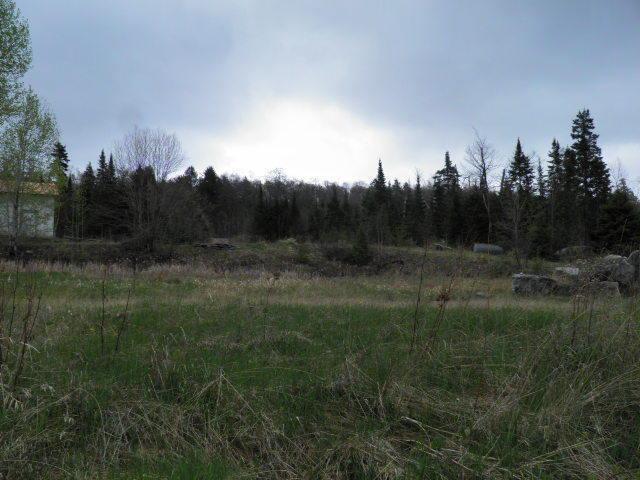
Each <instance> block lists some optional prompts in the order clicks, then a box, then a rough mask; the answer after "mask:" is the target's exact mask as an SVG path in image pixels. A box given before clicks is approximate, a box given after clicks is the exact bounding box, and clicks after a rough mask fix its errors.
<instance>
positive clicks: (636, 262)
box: [627, 250, 640, 282]
mask: <svg viewBox="0 0 640 480" xmlns="http://www.w3.org/2000/svg"><path fill="white" fill-rule="evenodd" d="M627 262H629V263H630V264H631V266H632V267H633V270H634V275H633V281H634V282H637V281H638V280H639V279H640V250H635V251H633V252H631V254H630V255H629V256H628V257H627Z"/></svg>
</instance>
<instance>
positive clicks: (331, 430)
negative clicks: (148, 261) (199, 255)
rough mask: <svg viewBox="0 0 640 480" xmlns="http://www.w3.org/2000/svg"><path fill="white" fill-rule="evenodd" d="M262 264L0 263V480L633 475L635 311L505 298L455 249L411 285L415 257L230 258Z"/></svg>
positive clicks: (500, 284) (638, 339)
mask: <svg viewBox="0 0 640 480" xmlns="http://www.w3.org/2000/svg"><path fill="white" fill-rule="evenodd" d="M265 249H267V250H268V249H274V250H273V251H270V252H271V253H270V254H269V256H268V258H269V259H270V260H269V262H270V264H269V266H272V265H284V267H282V268H276V269H274V268H266V267H265V264H264V262H263V263H260V262H257V263H258V267H257V268H250V265H251V262H249V261H244V260H243V261H242V262H238V263H237V265H236V266H242V267H243V268H234V269H229V268H218V267H216V266H215V265H214V264H205V263H197V264H191V265H189V264H181V265H164V266H152V267H150V268H147V269H145V270H142V271H139V272H138V273H136V274H135V275H134V274H133V272H132V271H129V270H127V269H125V268H122V267H114V266H112V267H109V268H107V267H105V266H100V265H86V266H84V267H82V268H74V267H66V266H61V265H45V264H32V265H27V266H26V267H23V268H19V269H16V267H15V266H14V265H12V264H4V265H3V269H2V270H3V273H2V274H1V275H0V279H1V280H2V285H3V287H0V288H2V297H1V298H2V305H1V308H2V319H3V320H2V329H3V330H2V332H3V333H2V358H3V363H2V366H1V367H0V368H1V370H0V371H1V373H2V377H1V386H0V398H1V399H2V410H1V412H0V472H1V473H2V475H3V476H2V478H10V479H16V478H17V479H19V478H77V479H89V478H105V479H130V478H136V479H143V478H144V479H161V478H170V479H196V478H200V479H209V478H213V479H216V478H230V479H231V478H285V479H286V478H291V479H293V478H309V479H311V478H326V479H330V478H337V479H340V478H343V479H392V478H482V477H486V478H514V477H516V478H570V477H575V478H637V476H638V475H640V452H639V448H640V367H639V365H640V363H639V361H640V336H639V334H640V330H639V328H638V327H639V324H638V314H637V309H636V301H635V299H633V298H625V299H618V300H617V301H616V302H615V303H606V302H602V301H597V302H593V301H592V300H591V299H580V298H577V299H569V298H552V299H548V298H547V299H535V298H534V299H522V298H515V297H513V296H512V294H511V293H510V279H509V277H508V275H507V273H506V272H507V271H508V270H509V268H512V267H509V266H507V265H506V264H505V260H504V259H490V258H486V257H482V259H480V260H474V261H476V262H479V264H482V268H476V269H469V268H458V267H460V266H461V265H467V263H468V262H466V260H465V259H467V258H468V254H459V253H435V252H433V253H430V254H429V255H428V256H427V263H426V268H425V272H426V273H425V275H424V278H423V280H422V286H421V288H420V278H419V274H418V271H417V270H416V268H415V265H416V264H419V263H420V262H419V259H420V252H419V251H415V252H413V253H412V255H413V257H411V258H413V259H414V260H415V262H414V263H411V262H408V261H404V262H403V268H399V269H396V270H386V271H384V272H381V273H378V274H376V272H373V271H371V272H367V273H368V274H367V275H343V276H339V275H333V274H332V275H328V274H325V275H316V274H314V273H313V272H314V266H313V265H314V262H315V261H319V260H317V259H314V255H316V253H314V252H313V251H311V252H309V251H307V250H304V251H302V252H301V251H300V250H301V249H300V248H299V247H296V246H293V247H292V246H290V245H289V246H284V247H283V246H280V247H272V246H267V245H265V244H260V245H251V246H247V247H246V248H245V249H244V251H243V252H240V253H238V254H237V255H238V256H239V257H240V258H245V259H246V258H250V257H251V255H260V252H261V251H264V250H265ZM278 249H279V250H278ZM287 249H289V250H287ZM287 252H288V253H287ZM396 254H398V255H399V254H400V253H398V252H391V253H390V255H391V256H393V255H396ZM224 255H233V254H232V253H228V254H224ZM277 255H281V257H282V258H279V257H277ZM274 256H276V258H275V260H274ZM296 259H297V260H296ZM410 263H411V265H413V266H412V267H411V268H408V267H407V265H409V264H410ZM254 264H256V262H255V261H254ZM456 265H457V266H458V267H456ZM492 265H493V266H494V267H495V270H494V272H495V274H491V272H492V270H491V267H492ZM445 266H447V267H446V268H445ZM543 267H544V266H542V267H541V266H540V265H538V266H537V267H536V268H543ZM331 271H332V272H333V267H332V270H331ZM473 272H476V273H475V274H474V273H473ZM343 273H344V272H343ZM16 280H17V283H16ZM419 291H420V292H421V293H420V301H419V302H417V299H418V292H419ZM29 305H31V307H30V306H29ZM12 319H13V321H12ZM10 324H12V325H11V327H10ZM32 325H33V326H32ZM9 328H11V334H10V332H9ZM23 332H24V334H23ZM118 336H120V340H119V345H118V348H117V350H116V343H118V340H117V339H118Z"/></svg>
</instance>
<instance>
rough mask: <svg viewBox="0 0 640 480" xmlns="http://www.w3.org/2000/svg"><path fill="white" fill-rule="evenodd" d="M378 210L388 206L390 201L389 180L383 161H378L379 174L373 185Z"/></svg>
mask: <svg viewBox="0 0 640 480" xmlns="http://www.w3.org/2000/svg"><path fill="white" fill-rule="evenodd" d="M371 186H372V187H373V193H374V199H375V205H376V209H380V208H382V207H384V206H386V204H387V200H388V193H389V191H388V187H387V180H386V178H385V175H384V170H383V169H382V160H378V174H377V175H376V178H375V179H374V180H373V182H372V185H371Z"/></svg>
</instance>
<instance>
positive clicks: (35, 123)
mask: <svg viewBox="0 0 640 480" xmlns="http://www.w3.org/2000/svg"><path fill="white" fill-rule="evenodd" d="M57 138H58V131H57V128H56V122H55V119H54V117H53V115H52V114H51V113H50V112H49V111H48V110H47V109H46V108H45V107H44V106H43V105H42V103H41V101H40V99H39V98H38V96H37V95H36V94H35V93H34V92H33V91H32V90H31V89H29V90H27V91H26V92H25V93H24V95H23V96H22V98H21V100H20V102H19V104H18V107H17V112H16V113H15V115H13V116H12V117H11V118H10V119H9V121H8V122H7V125H6V127H5V128H4V130H3V131H2V133H1V134H0V178H1V179H2V180H3V181H4V182H5V187H6V188H7V190H8V191H9V192H10V218H9V219H8V226H9V245H10V248H11V251H12V252H13V253H14V254H15V253H17V247H18V237H19V236H20V234H21V230H22V223H23V216H22V215H21V206H22V205H21V204H22V198H23V194H24V192H25V187H26V186H27V184H28V182H42V181H49V180H50V177H51V162H52V157H51V151H52V149H53V145H54V143H55V142H56V140H57Z"/></svg>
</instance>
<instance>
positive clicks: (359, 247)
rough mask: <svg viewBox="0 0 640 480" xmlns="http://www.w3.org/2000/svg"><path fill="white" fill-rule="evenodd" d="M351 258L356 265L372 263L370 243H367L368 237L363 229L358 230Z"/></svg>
mask: <svg viewBox="0 0 640 480" xmlns="http://www.w3.org/2000/svg"><path fill="white" fill-rule="evenodd" d="M351 256H352V260H353V263H355V264H356V265H366V264H367V263H369V262H370V261H371V250H370V249H369V242H368V241H367V235H366V233H365V231H364V229H363V228H362V227H360V228H358V232H357V234H356V239H355V243H354V244H353V248H352V253H351Z"/></svg>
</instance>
